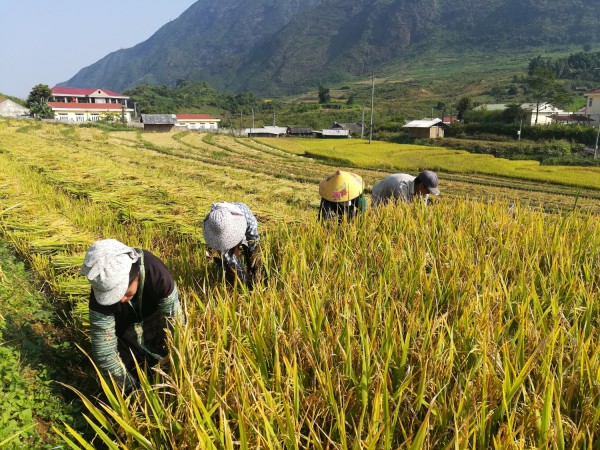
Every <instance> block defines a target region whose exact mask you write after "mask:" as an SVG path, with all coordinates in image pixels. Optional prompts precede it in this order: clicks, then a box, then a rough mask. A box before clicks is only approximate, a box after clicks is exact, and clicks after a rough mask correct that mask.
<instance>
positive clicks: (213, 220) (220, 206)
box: [202, 202, 248, 252]
mask: <svg viewBox="0 0 600 450" xmlns="http://www.w3.org/2000/svg"><path fill="white" fill-rule="evenodd" d="M247 227H248V224H247V222H246V217H245V216H244V213H243V212H242V210H241V209H240V208H238V207H237V206H236V205H234V204H232V203H226V202H222V203H213V205H212V208H211V210H210V212H209V213H208V214H207V215H206V217H205V218H204V223H203V224H202V234H203V235H204V241H205V242H206V245H207V246H209V247H210V248H213V249H215V250H218V251H220V252H225V251H227V250H230V249H232V248H234V247H235V246H236V245H238V244H239V243H240V242H242V240H243V239H244V236H245V235H246V228H247Z"/></svg>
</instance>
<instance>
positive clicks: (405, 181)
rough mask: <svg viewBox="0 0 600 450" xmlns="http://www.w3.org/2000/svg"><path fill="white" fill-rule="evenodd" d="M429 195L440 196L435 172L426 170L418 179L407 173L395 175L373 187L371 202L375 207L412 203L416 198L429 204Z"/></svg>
mask: <svg viewBox="0 0 600 450" xmlns="http://www.w3.org/2000/svg"><path fill="white" fill-rule="evenodd" d="M429 194H432V195H440V190H439V189H438V177H437V175H436V174H435V172H432V171H431V170H424V171H422V172H421V173H419V175H417V176H416V177H414V176H412V175H409V174H407V173H394V174H391V175H388V176H387V177H385V178H384V179H382V180H381V181H379V182H378V183H376V184H375V185H374V186H373V189H372V190H371V201H372V202H373V206H374V207H375V206H378V205H385V204H387V203H388V202H390V201H394V202H397V201H402V202H405V203H412V202H413V200H414V199H415V198H420V199H422V200H423V201H424V202H426V203H427V202H428V200H429Z"/></svg>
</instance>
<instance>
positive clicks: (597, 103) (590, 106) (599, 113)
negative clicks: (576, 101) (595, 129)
mask: <svg viewBox="0 0 600 450" xmlns="http://www.w3.org/2000/svg"><path fill="white" fill-rule="evenodd" d="M584 96H585V97H586V98H587V104H586V107H585V112H584V114H585V115H586V116H587V117H589V118H590V119H592V120H593V121H594V122H593V123H592V122H590V123H591V124H592V125H594V126H598V124H599V123H600V89H597V90H595V91H591V92H588V93H587V94H584Z"/></svg>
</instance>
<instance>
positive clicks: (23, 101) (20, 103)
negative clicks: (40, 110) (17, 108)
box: [0, 92, 25, 106]
mask: <svg viewBox="0 0 600 450" xmlns="http://www.w3.org/2000/svg"><path fill="white" fill-rule="evenodd" d="M6 99H9V100H12V101H13V102H15V103H18V104H19V105H23V106H25V100H23V99H20V98H18V97H12V96H10V95H4V94H3V93H2V92H0V100H6Z"/></svg>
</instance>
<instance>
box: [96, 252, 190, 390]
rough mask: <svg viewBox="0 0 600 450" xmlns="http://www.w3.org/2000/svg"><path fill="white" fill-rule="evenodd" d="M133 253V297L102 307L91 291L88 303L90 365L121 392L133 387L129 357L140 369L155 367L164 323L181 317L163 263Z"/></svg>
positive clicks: (162, 342) (163, 345) (160, 353)
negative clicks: (135, 271) (136, 266)
mask: <svg viewBox="0 0 600 450" xmlns="http://www.w3.org/2000/svg"><path fill="white" fill-rule="evenodd" d="M136 250H137V249H136ZM137 251H138V253H139V254H140V259H139V261H138V262H137V263H136V264H139V285H138V290H137V292H136V294H135V296H134V297H133V298H132V299H131V300H130V301H129V302H126V303H122V302H117V303H115V304H114V305H110V306H103V305H100V304H99V303H98V302H97V301H96V298H95V297H94V291H93V290H92V292H91V294H90V300H89V309H90V332H91V338H92V356H93V359H94V362H95V363H96V365H97V366H98V368H99V369H100V370H102V371H103V372H104V373H108V374H110V375H112V377H113V378H114V379H115V380H116V381H117V382H118V383H119V384H120V385H123V386H125V388H126V390H127V391H128V390H131V389H132V388H133V387H134V386H135V384H136V382H135V378H136V370H135V361H134V357H135V360H137V362H138V364H139V365H140V367H152V366H154V365H156V364H157V363H158V362H159V361H160V360H161V359H162V358H164V357H165V356H167V345H166V331H165V329H166V327H167V319H168V318H175V317H179V318H182V313H181V307H180V305H179V299H178V293H177V287H176V286H175V281H174V280H173V277H172V276H171V274H170V273H169V271H168V270H167V268H166V267H165V265H164V264H163V262H162V261H161V260H160V259H158V258H157V257H156V256H154V255H153V254H152V253H150V252H149V251H146V250H137Z"/></svg>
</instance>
